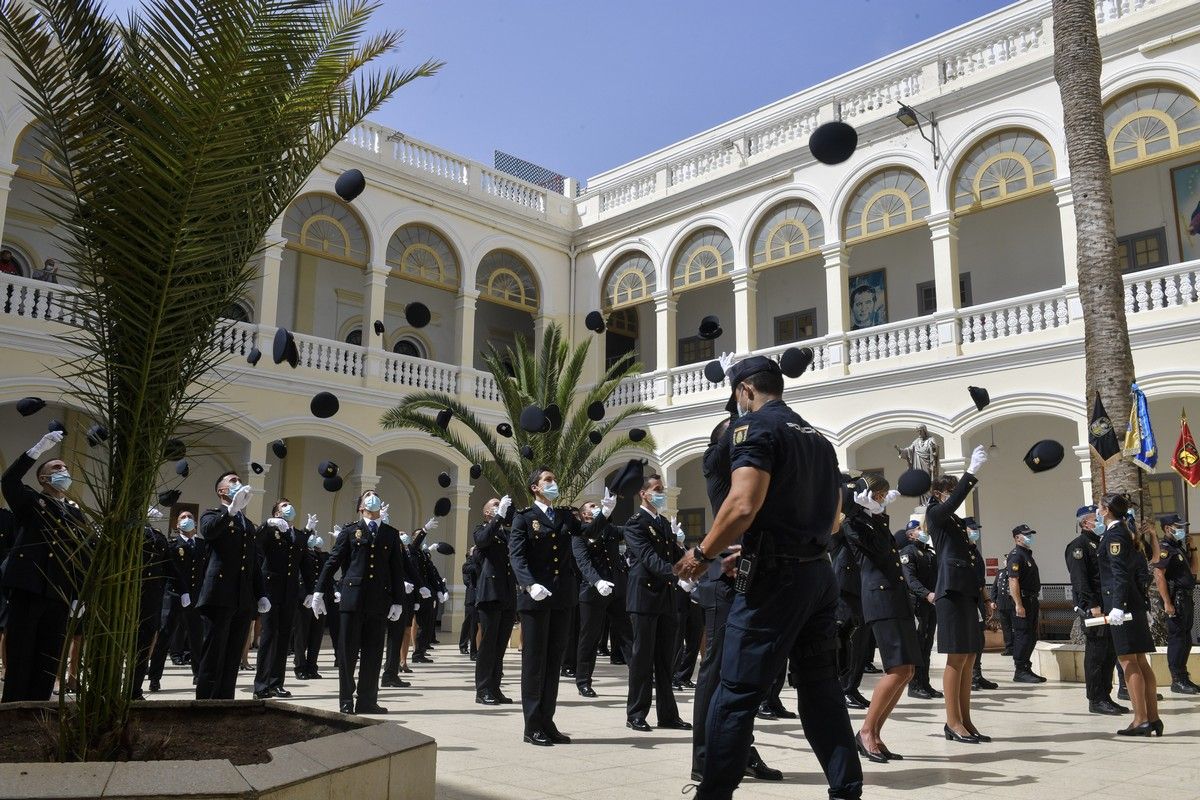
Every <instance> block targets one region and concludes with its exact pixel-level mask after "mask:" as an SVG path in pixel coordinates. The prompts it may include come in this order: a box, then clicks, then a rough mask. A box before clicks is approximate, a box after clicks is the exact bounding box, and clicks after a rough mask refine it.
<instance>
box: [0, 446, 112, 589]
mask: <svg viewBox="0 0 1200 800" xmlns="http://www.w3.org/2000/svg"><path fill="white" fill-rule="evenodd" d="M33 465H34V460H33V459H32V458H30V457H29V455H28V454H27V453H22V454H21V455H20V456H19V457H18V458H17V460H16V461H14V462H13V463H12V464H11V465H10V466H9V468H8V469H6V470H5V471H4V476H3V478H0V487H2V488H3V491H4V499H5V501H6V502H7V503H8V507H9V509H10V510H11V511H12V513H13V517H14V519H15V520H16V528H17V533H16V537H15V539H14V541H13V543H12V546H11V549H10V551H9V554H8V561H7V563H6V564H5V567H4V575H3V576H2V577H0V586H3V587H4V588H7V589H21V590H23V591H26V592H30V593H32V594H36V595H41V596H42V597H48V598H60V599H62V600H63V601H64V602H68V601H71V600H75V599H77V598H78V586H79V582H80V581H81V580H82V578H83V574H84V572H85V571H86V569H87V563H88V561H89V558H90V553H91V549H92V543H91V542H90V541H89V538H88V535H87V531H86V530H85V528H84V519H83V512H82V511H80V510H79V506H78V505H76V504H75V503H74V502H73V501H71V500H63V501H60V500H56V499H54V498H53V497H50V496H49V495H47V494H43V493H42V492H39V491H37V490H36V489H32V488H30V487H29V486H26V485H25V482H24V481H23V480H22V479H23V478H24V477H25V473H27V472H28V471H29V469H30V468H31V467H32V466H33Z"/></svg>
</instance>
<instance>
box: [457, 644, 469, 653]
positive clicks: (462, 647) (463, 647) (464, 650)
mask: <svg viewBox="0 0 1200 800" xmlns="http://www.w3.org/2000/svg"><path fill="white" fill-rule="evenodd" d="M468 649H469V648H468V647H467V646H466V645H465V644H460V645H459V646H458V652H460V653H462V654H463V655H464V656H465V655H466V654H467V651H468Z"/></svg>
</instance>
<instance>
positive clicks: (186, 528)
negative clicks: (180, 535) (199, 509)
mask: <svg viewBox="0 0 1200 800" xmlns="http://www.w3.org/2000/svg"><path fill="white" fill-rule="evenodd" d="M195 527H196V520H194V519H192V518H191V517H184V518H183V519H181V520H179V530H181V531H183V532H184V533H190V532H191V531H192V530H193V529H194V528H195Z"/></svg>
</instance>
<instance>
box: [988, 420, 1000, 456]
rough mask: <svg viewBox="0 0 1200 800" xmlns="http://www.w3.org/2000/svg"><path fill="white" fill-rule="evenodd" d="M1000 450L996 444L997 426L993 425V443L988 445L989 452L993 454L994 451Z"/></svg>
mask: <svg viewBox="0 0 1200 800" xmlns="http://www.w3.org/2000/svg"><path fill="white" fill-rule="evenodd" d="M998 449H1000V448H999V446H998V445H997V444H996V426H995V425H993V426H992V443H991V444H990V445H988V451H989V452H991V451H993V450H998Z"/></svg>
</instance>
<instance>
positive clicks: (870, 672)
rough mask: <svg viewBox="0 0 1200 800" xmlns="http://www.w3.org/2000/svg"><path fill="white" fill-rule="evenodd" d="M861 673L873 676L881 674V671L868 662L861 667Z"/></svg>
mask: <svg viewBox="0 0 1200 800" xmlns="http://www.w3.org/2000/svg"><path fill="white" fill-rule="evenodd" d="M863 672H865V673H867V674H868V675H875V674H877V673H879V672H882V670H881V669H879V667H877V666H875V665H874V664H872V663H871V662H869V661H868V662H867V665H866V666H865V667H863Z"/></svg>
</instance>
